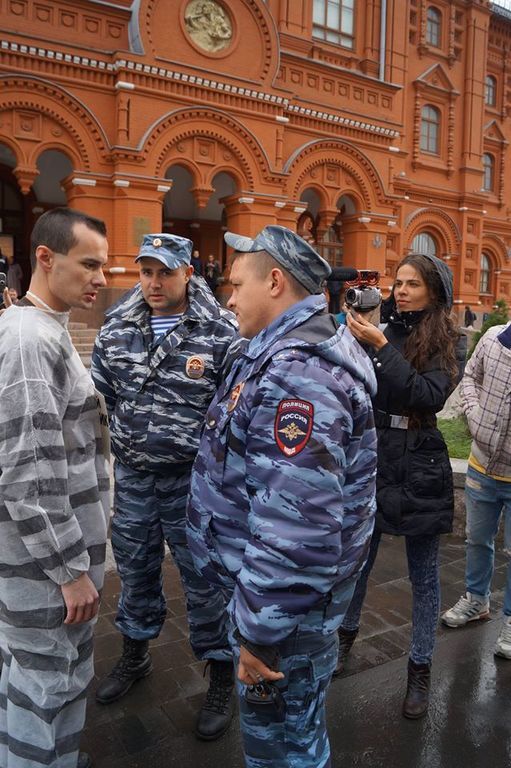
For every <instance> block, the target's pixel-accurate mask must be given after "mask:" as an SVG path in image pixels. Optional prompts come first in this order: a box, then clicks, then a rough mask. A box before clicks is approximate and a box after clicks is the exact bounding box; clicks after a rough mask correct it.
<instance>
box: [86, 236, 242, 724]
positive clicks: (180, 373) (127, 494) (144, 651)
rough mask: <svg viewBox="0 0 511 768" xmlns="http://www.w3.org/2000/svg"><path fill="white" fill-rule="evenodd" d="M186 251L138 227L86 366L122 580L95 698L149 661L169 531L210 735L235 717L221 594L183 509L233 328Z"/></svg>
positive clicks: (148, 666) (188, 246)
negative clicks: (132, 253)
mask: <svg viewBox="0 0 511 768" xmlns="http://www.w3.org/2000/svg"><path fill="white" fill-rule="evenodd" d="M191 255H192V242H191V241H190V240H188V239H187V238H184V237H178V236H177V235H171V234H155V235H146V236H145V237H144V240H143V243H142V246H141V249H140V252H139V254H138V256H137V258H136V261H137V263H138V264H139V267H140V284H139V285H138V286H136V287H135V288H134V289H133V290H132V291H130V292H129V293H128V294H127V296H125V297H124V298H122V299H121V301H120V302H119V303H118V304H117V305H115V306H114V307H113V308H112V309H111V310H110V311H109V312H108V313H107V318H106V322H105V324H104V325H103V327H102V329H101V331H100V332H99V335H98V337H97V340H96V344H95V348H94V353H93V358H92V375H93V378H94V381H95V383H96V386H97V388H98V390H99V391H100V392H102V394H103V395H104V396H105V400H106V403H107V407H108V410H109V414H110V429H111V435H112V446H113V451H114V454H115V457H116V464H115V514H114V517H113V522H112V546H113V551H114V554H115V559H116V563H117V569H118V572H119V575H120V578H121V583H122V591H121V596H120V600H119V608H118V614H117V619H116V626H117V628H118V629H119V630H120V632H121V633H122V636H123V642H124V650H123V654H122V656H121V659H120V660H119V662H118V663H117V664H116V665H115V667H114V668H113V670H112V671H111V672H110V674H109V675H108V677H107V678H106V679H105V680H103V681H102V682H101V683H100V685H99V687H98V690H97V694H96V697H97V700H98V701H99V702H100V703H102V704H108V703H110V702H112V701H115V700H117V699H119V698H120V697H121V696H124V694H125V693H127V691H128V690H129V688H130V687H131V685H132V684H133V682H134V681H135V680H137V679H139V678H142V677H145V676H146V675H148V674H150V672H151V671H152V663H151V657H150V655H149V651H148V641H149V640H151V639H152V638H155V637H157V636H158V635H159V633H160V630H161V628H162V625H163V622H164V620H165V614H166V607H165V598H164V595H163V592H162V572H161V567H162V561H163V557H164V542H165V541H166V542H167V544H168V546H169V548H170V550H171V552H172V555H173V557H174V560H175V562H176V565H177V566H178V568H179V571H180V575H181V581H182V584H183V588H184V591H185V596H186V603H187V611H188V623H189V629H190V643H191V646H192V649H193V651H194V653H195V655H196V657H197V658H198V659H206V660H208V662H209V666H210V687H209V691H208V693H207V696H206V701H205V704H204V706H203V708H202V710H201V713H200V715H199V720H198V722H197V729H196V734H197V736H198V737H199V738H203V739H214V738H217V737H218V736H220V735H221V733H223V732H224V731H225V730H226V728H227V727H228V725H229V722H230V720H231V717H232V695H231V694H232V689H233V685H234V676H233V671H232V661H231V657H232V654H231V650H230V646H229V641H228V636H227V632H226V626H227V623H226V612H225V607H226V602H225V598H224V595H223V593H222V591H221V590H218V589H217V588H216V587H211V586H210V585H209V584H208V582H207V581H205V579H204V578H203V577H202V576H201V575H199V574H198V573H197V572H196V571H195V569H194V566H193V563H192V560H191V555H190V552H189V550H188V547H187V545H186V534H185V510H186V497H187V494H188V489H189V483H190V472H191V467H192V462H193V459H194V458H195V454H196V452H197V448H198V445H199V436H200V431H201V428H202V426H203V423H204V415H205V413H206V410H207V408H208V405H209V403H210V401H211V400H212V398H213V395H214V394H215V391H216V389H217V387H218V385H219V383H220V378H221V373H222V369H223V366H224V363H225V362H226V359H227V356H228V350H229V347H230V345H231V342H232V341H233V339H235V338H236V337H237V330H236V323H235V319H234V316H233V315H232V314H231V313H230V312H227V311H226V310H224V309H222V308H221V307H220V306H219V304H218V303H217V301H216V300H215V299H214V297H213V295H212V293H211V291H210V290H209V288H208V286H207V285H206V283H205V282H204V280H203V279H202V278H200V277H199V278H198V277H195V276H194V275H193V267H191V266H190V259H191Z"/></svg>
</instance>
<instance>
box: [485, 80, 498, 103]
mask: <svg viewBox="0 0 511 768" xmlns="http://www.w3.org/2000/svg"><path fill="white" fill-rule="evenodd" d="M484 101H485V103H486V105H487V106H488V107H494V106H496V104H497V81H496V79H495V78H494V77H493V75H486V80H485V81H484Z"/></svg>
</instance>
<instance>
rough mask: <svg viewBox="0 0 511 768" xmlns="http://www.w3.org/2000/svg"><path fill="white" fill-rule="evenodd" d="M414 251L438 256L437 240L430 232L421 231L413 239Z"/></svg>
mask: <svg viewBox="0 0 511 768" xmlns="http://www.w3.org/2000/svg"><path fill="white" fill-rule="evenodd" d="M412 251H413V253H422V254H424V255H425V256H436V255H437V253H436V252H437V246H436V241H435V239H434V238H433V237H432V236H431V235H430V234H429V232H419V234H418V235H415V237H414V238H413V240H412Z"/></svg>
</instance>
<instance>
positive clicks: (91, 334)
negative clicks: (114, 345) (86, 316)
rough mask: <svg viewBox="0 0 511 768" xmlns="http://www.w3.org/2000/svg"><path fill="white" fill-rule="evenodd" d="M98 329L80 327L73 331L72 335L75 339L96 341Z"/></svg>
mask: <svg viewBox="0 0 511 768" xmlns="http://www.w3.org/2000/svg"><path fill="white" fill-rule="evenodd" d="M97 333H98V332H97V330H96V329H95V328H79V329H78V330H76V331H71V333H70V335H71V338H72V339H73V341H81V342H84V341H95V339H96V336H97Z"/></svg>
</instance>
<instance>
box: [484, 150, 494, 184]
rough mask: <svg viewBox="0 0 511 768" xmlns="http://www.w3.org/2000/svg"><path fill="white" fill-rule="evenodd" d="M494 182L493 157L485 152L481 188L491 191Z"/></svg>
mask: <svg viewBox="0 0 511 768" xmlns="http://www.w3.org/2000/svg"><path fill="white" fill-rule="evenodd" d="M494 183H495V158H494V157H493V155H489V154H488V152H485V153H484V155H483V189H484V191H485V192H493V186H494Z"/></svg>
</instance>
